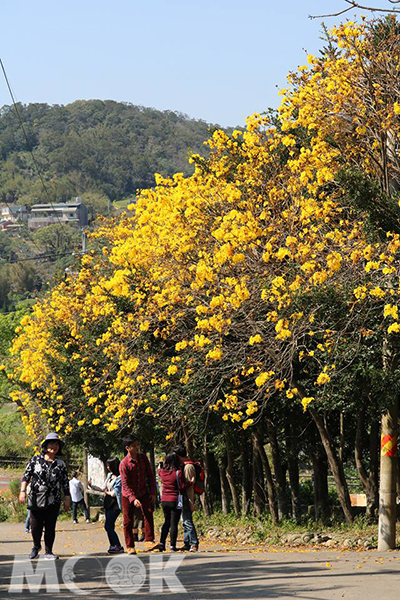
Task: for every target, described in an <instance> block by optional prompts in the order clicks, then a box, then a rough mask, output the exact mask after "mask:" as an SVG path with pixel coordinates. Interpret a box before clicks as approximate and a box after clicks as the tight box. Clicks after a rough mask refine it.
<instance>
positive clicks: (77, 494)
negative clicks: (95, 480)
mask: <svg viewBox="0 0 400 600" xmlns="http://www.w3.org/2000/svg"><path fill="white" fill-rule="evenodd" d="M69 491H70V494H71V502H72V521H73V522H74V523H77V522H78V506H81V507H82V510H83V512H84V514H85V519H86V523H90V518H89V511H88V509H87V506H86V504H85V500H84V498H83V491H84V490H83V485H82V482H81V481H79V479H78V471H74V472H73V473H72V479H70V481H69Z"/></svg>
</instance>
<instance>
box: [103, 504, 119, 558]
mask: <svg viewBox="0 0 400 600" xmlns="http://www.w3.org/2000/svg"><path fill="white" fill-rule="evenodd" d="M120 512H121V511H120V510H119V509H117V510H114V509H112V508H111V509H110V508H105V509H104V513H105V515H106V521H105V523H104V529H105V530H106V532H107V535H108V540H109V542H110V547H111V546H118V548H121V544H120V543H119V538H118V534H117V532H116V531H115V521H116V520H117V518H118V515H119V513H120Z"/></svg>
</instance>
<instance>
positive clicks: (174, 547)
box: [169, 546, 179, 552]
mask: <svg viewBox="0 0 400 600" xmlns="http://www.w3.org/2000/svg"><path fill="white" fill-rule="evenodd" d="M169 551H170V552H179V550H178V548H177V547H176V546H171V548H170V549H169Z"/></svg>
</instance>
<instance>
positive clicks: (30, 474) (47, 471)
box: [19, 433, 70, 560]
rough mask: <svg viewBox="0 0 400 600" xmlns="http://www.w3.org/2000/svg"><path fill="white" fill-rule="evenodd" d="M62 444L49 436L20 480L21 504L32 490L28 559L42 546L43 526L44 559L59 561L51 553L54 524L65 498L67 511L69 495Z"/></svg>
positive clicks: (35, 554) (36, 554) (35, 556)
mask: <svg viewBox="0 0 400 600" xmlns="http://www.w3.org/2000/svg"><path fill="white" fill-rule="evenodd" d="M63 445H64V444H63V442H62V441H61V440H60V439H59V437H58V434H57V433H49V434H48V435H47V436H46V439H45V440H44V442H43V444H42V451H41V453H40V454H37V455H35V456H33V457H32V458H31V460H30V461H29V463H28V464H27V466H26V469H25V473H24V475H23V477H22V481H21V492H20V495H19V500H20V502H23V503H25V502H26V488H27V485H28V483H30V484H31V489H30V492H29V495H28V502H27V504H28V508H29V509H30V511H31V533H32V539H33V548H32V551H31V553H30V555H29V558H31V559H32V558H37V556H38V555H39V552H40V550H41V549H42V546H41V539H42V533H43V527H44V545H45V555H44V558H45V559H47V560H55V559H57V558H58V556H57V555H56V554H54V553H53V544H54V538H55V535H56V533H55V531H56V522H57V517H58V513H59V511H60V506H61V501H62V496H63V495H64V510H65V511H67V510H69V508H70V492H69V480H68V473H67V468H66V466H65V463H64V461H63V460H62V459H61V458H60V457H59V455H60V454H61V450H62V447H63Z"/></svg>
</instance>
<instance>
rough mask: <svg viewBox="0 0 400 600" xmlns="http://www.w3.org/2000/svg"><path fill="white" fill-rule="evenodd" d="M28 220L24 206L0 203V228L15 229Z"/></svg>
mask: <svg viewBox="0 0 400 600" xmlns="http://www.w3.org/2000/svg"><path fill="white" fill-rule="evenodd" d="M27 220H28V211H27V209H26V206H22V205H19V204H11V205H10V204H0V229H16V228H18V227H21V226H22V224H23V223H24V222H26V221H27Z"/></svg>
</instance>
